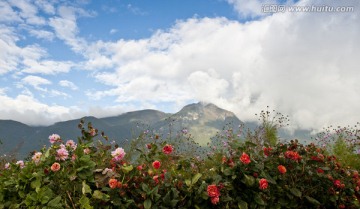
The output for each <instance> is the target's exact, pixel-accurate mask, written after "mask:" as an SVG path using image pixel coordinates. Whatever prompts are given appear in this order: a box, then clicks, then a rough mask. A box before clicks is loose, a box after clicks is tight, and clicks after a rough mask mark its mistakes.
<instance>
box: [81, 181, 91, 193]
mask: <svg viewBox="0 0 360 209" xmlns="http://www.w3.org/2000/svg"><path fill="white" fill-rule="evenodd" d="M82 193H83V194H86V193H90V194H91V189H90V186H89V185H87V184H86V181H83V182H82Z"/></svg>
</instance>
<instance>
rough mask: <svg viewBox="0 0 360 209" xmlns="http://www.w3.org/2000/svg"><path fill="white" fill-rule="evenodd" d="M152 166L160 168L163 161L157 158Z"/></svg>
mask: <svg viewBox="0 0 360 209" xmlns="http://www.w3.org/2000/svg"><path fill="white" fill-rule="evenodd" d="M152 166H153V167H154V168H155V169H159V168H160V166H161V163H160V162H159V161H158V160H155V161H154V162H153V163H152Z"/></svg>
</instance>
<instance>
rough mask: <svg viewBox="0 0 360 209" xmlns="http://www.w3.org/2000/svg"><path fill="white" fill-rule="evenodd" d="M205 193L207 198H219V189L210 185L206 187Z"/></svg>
mask: <svg viewBox="0 0 360 209" xmlns="http://www.w3.org/2000/svg"><path fill="white" fill-rule="evenodd" d="M207 193H208V195H209V197H219V196H220V192H219V189H218V187H217V186H216V185H214V184H211V185H209V186H208V187H207Z"/></svg>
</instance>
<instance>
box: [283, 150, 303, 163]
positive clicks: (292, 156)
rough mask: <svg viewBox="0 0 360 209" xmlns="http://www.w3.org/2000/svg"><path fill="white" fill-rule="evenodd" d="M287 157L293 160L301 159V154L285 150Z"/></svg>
mask: <svg viewBox="0 0 360 209" xmlns="http://www.w3.org/2000/svg"><path fill="white" fill-rule="evenodd" d="M285 157H286V158H289V159H291V160H294V161H299V160H301V156H300V155H299V153H297V152H294V151H286V152H285Z"/></svg>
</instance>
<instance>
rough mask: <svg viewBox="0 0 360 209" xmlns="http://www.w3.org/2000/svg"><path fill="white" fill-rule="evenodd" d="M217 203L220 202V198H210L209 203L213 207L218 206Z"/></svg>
mask: <svg viewBox="0 0 360 209" xmlns="http://www.w3.org/2000/svg"><path fill="white" fill-rule="evenodd" d="M219 201H220V198H219V197H212V198H211V203H212V204H214V205H216V204H218V203H219Z"/></svg>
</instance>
